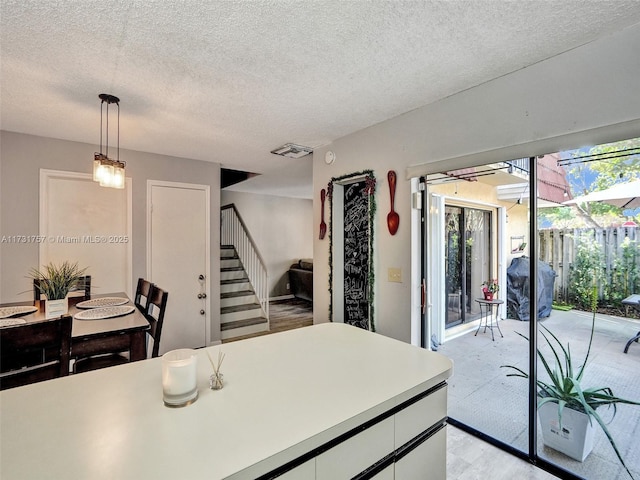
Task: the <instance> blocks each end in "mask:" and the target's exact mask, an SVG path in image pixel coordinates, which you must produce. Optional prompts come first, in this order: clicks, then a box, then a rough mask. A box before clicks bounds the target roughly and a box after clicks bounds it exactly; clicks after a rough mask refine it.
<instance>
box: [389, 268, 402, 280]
mask: <svg viewBox="0 0 640 480" xmlns="http://www.w3.org/2000/svg"><path fill="white" fill-rule="evenodd" d="M388 279H389V281H390V282H397V283H402V270H401V269H399V268H389V273H388Z"/></svg>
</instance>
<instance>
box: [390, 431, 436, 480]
mask: <svg viewBox="0 0 640 480" xmlns="http://www.w3.org/2000/svg"><path fill="white" fill-rule="evenodd" d="M394 466H395V478H397V479H398V480H446V478H447V429H446V428H442V429H440V430H439V431H438V433H436V434H435V435H433V436H432V437H430V438H428V439H427V440H425V441H424V442H423V443H421V444H420V445H418V446H417V447H416V448H415V449H413V450H411V451H410V452H409V453H407V454H406V455H405V456H404V457H402V458H400V459H399V460H398V461H397V462H396V463H395V465H394Z"/></svg>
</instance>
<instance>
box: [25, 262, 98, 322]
mask: <svg viewBox="0 0 640 480" xmlns="http://www.w3.org/2000/svg"><path fill="white" fill-rule="evenodd" d="M85 271H86V268H79V267H78V263H77V262H76V263H70V262H68V261H64V262H62V264H60V265H56V264H54V263H49V264H47V265H45V266H44V268H43V269H42V270H38V269H37V268H33V269H32V270H31V271H30V272H29V277H30V278H32V279H33V280H35V283H34V284H35V286H36V288H37V289H38V290H39V291H40V293H42V294H43V295H44V296H45V297H46V301H45V317H46V318H54V317H58V316H60V315H64V314H66V313H67V312H68V311H69V303H68V299H67V295H68V294H69V292H70V291H71V290H72V289H74V288H76V287H77V285H78V282H79V281H80V279H81V278H82V276H83V275H84V272H85Z"/></svg>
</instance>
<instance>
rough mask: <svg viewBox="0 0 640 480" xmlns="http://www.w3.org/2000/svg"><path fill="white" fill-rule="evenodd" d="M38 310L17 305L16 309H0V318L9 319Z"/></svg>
mask: <svg viewBox="0 0 640 480" xmlns="http://www.w3.org/2000/svg"><path fill="white" fill-rule="evenodd" d="M37 311H38V308H37V307H34V306H29V305H19V306H16V307H0V318H9V317H14V316H19V315H28V314H29V313H33V312H37Z"/></svg>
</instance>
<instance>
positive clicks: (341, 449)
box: [316, 417, 394, 480]
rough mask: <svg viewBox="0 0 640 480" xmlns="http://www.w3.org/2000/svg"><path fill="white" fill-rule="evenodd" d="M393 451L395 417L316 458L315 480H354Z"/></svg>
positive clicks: (377, 424)
mask: <svg viewBox="0 0 640 480" xmlns="http://www.w3.org/2000/svg"><path fill="white" fill-rule="evenodd" d="M393 449H394V448H393V417H389V418H386V419H384V420H382V421H381V422H379V423H376V424H375V425H373V426H371V427H369V428H367V429H366V430H363V431H362V432H360V433H358V434H357V435H355V436H353V437H351V438H349V439H348V440H345V441H344V442H342V443H340V444H338V445H336V446H335V447H333V448H331V449H330V450H327V451H326V452H324V453H322V454H320V455H319V456H318V457H316V479H317V480H338V479H343V478H351V477H353V476H354V475H357V474H358V473H360V472H362V471H363V470H365V469H366V468H369V467H370V466H371V465H373V464H374V463H376V462H377V461H379V460H380V459H381V458H383V457H385V456H386V455H388V454H390V453H391V452H393Z"/></svg>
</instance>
